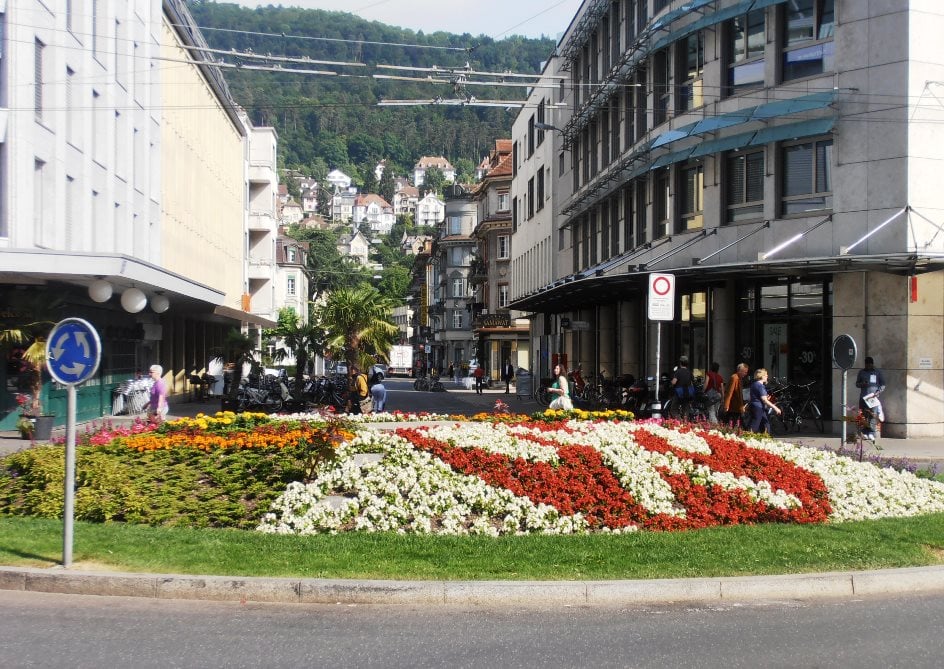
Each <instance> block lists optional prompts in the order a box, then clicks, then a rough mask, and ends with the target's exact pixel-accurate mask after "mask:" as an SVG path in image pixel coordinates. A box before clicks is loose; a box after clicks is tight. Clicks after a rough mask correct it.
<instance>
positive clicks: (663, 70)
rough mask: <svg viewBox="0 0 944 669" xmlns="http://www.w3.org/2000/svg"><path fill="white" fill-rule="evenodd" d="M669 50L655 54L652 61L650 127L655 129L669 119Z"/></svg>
mask: <svg viewBox="0 0 944 669" xmlns="http://www.w3.org/2000/svg"><path fill="white" fill-rule="evenodd" d="M670 61H671V59H670V58H669V50H668V49H662V50H661V51H658V52H656V55H655V57H654V58H653V60H652V97H653V109H652V126H653V127H657V126H659V125H661V124H663V123H665V122H666V121H667V120H668V118H669V103H670V100H671V99H672V74H671V67H670V64H669V63H670Z"/></svg>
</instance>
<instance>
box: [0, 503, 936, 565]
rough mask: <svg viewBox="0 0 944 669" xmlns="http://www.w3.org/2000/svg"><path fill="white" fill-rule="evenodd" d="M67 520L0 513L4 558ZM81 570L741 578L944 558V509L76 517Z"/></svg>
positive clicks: (48, 537) (27, 550)
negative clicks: (731, 523)
mask: <svg viewBox="0 0 944 669" xmlns="http://www.w3.org/2000/svg"><path fill="white" fill-rule="evenodd" d="M61 558H62V522H61V521H56V520H48V519H37V518H2V519H0V563H2V564H4V565H16V566H32V567H50V566H53V565H55V564H58V563H59V562H60V560H61ZM73 559H74V562H75V564H74V566H75V567H76V568H92V569H114V570H117V571H131V572H149V573H177V574H206V575H226V576H270V577H306V578H363V579H367V578H375V579H404V580H423V579H429V580H593V579H652V578H690V577H699V576H743V575H759V574H788V573H808V572H822V571H848V570H865V569H887V568H895V567H916V566H928V565H936V564H944V514H932V515H926V516H917V517H914V518H894V519H884V520H876V521H861V522H855V523H842V524H836V525H755V526H736V527H719V528H711V529H706V530H698V531H692V532H669V533H658V532H639V533H634V534H626V535H603V534H600V535H585V536H520V537H500V538H489V537H433V536H421V535H399V534H392V533H391V534H367V533H345V534H339V535H334V536H327V535H319V536H308V537H299V536H278V535H268V534H261V533H258V532H252V531H243V530H229V529H190V528H167V527H148V526H144V525H125V524H121V523H105V524H98V523H76V527H75V548H74V553H73Z"/></svg>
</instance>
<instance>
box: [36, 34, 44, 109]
mask: <svg viewBox="0 0 944 669" xmlns="http://www.w3.org/2000/svg"><path fill="white" fill-rule="evenodd" d="M34 47H35V51H34V53H33V110H34V111H35V112H36V120H37V121H39V122H42V121H43V94H44V93H45V92H46V91H45V82H44V81H43V52H44V51H45V49H46V45H45V44H43V43H42V42H41V41H40V40H38V39H37V40H36V41H35V43H34Z"/></svg>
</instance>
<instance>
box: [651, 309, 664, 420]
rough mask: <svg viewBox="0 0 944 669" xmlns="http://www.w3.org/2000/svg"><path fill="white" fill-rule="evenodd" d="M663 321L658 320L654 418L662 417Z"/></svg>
mask: <svg viewBox="0 0 944 669" xmlns="http://www.w3.org/2000/svg"><path fill="white" fill-rule="evenodd" d="M661 366H662V321H656V401H655V403H654V404H653V406H656V407H658V409H657V410H656V411H653V412H652V417H653V418H662V402H661V401H660V400H659V379H660V378H662V369H661Z"/></svg>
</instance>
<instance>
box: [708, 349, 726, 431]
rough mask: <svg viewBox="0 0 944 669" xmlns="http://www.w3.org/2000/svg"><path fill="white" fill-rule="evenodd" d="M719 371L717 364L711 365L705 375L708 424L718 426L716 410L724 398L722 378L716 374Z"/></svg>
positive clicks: (719, 367) (719, 366)
mask: <svg viewBox="0 0 944 669" xmlns="http://www.w3.org/2000/svg"><path fill="white" fill-rule="evenodd" d="M719 369H721V365H719V364H718V363H717V362H713V363H711V367H710V368H709V370H708V374H707V377H708V378H707V380H706V381H705V399H706V400H707V405H708V422H709V423H711V424H712V425H717V424H718V408H719V407H720V406H721V400H722V398H724V378H723V377H722V376H721V374H719V373H718V370H719Z"/></svg>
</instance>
